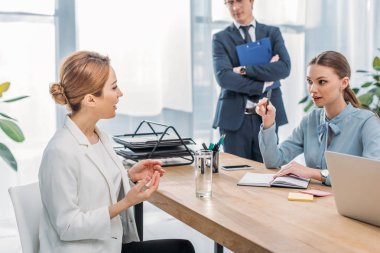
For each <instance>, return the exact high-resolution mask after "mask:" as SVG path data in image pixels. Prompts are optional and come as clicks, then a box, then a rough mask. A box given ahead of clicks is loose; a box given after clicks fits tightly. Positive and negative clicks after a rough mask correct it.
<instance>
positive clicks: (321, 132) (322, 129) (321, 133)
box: [318, 121, 340, 169]
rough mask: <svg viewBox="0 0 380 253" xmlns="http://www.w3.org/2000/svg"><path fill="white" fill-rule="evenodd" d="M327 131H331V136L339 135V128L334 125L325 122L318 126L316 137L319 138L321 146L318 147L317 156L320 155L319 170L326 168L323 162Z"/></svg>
mask: <svg viewBox="0 0 380 253" xmlns="http://www.w3.org/2000/svg"><path fill="white" fill-rule="evenodd" d="M329 129H331V132H332V134H333V136H336V135H339V134H340V129H339V127H338V126H337V125H335V124H334V123H331V122H328V121H325V122H323V123H322V124H320V125H319V126H318V137H319V142H320V144H321V146H320V147H319V155H320V161H321V167H320V169H326V168H327V166H326V161H325V150H326V149H327V141H328V136H329Z"/></svg>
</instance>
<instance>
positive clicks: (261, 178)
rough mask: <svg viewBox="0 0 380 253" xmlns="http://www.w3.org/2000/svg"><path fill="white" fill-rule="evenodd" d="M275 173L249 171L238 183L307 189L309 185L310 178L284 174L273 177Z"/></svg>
mask: <svg viewBox="0 0 380 253" xmlns="http://www.w3.org/2000/svg"><path fill="white" fill-rule="evenodd" d="M273 175H275V174H263V173H253V172H247V173H246V174H245V175H244V176H243V177H242V178H241V179H240V181H239V182H238V185H246V186H265V187H271V186H277V187H288V188H300V189H306V188H307V186H308V185H309V182H310V179H306V178H300V177H292V176H283V177H277V178H275V179H273Z"/></svg>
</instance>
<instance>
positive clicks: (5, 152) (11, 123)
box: [0, 82, 28, 171]
mask: <svg viewBox="0 0 380 253" xmlns="http://www.w3.org/2000/svg"><path fill="white" fill-rule="evenodd" d="M10 85H11V84H10V82H4V83H1V84H0V103H12V102H15V101H17V100H21V99H24V98H27V97H28V96H19V97H15V98H11V99H6V100H2V97H3V93H4V92H6V91H7V90H8V89H9V87H10ZM0 128H1V130H3V132H4V133H5V134H6V135H7V136H8V137H9V138H11V139H12V140H14V141H16V142H23V141H24V140H25V137H24V134H23V132H22V131H21V129H20V127H19V126H18V125H17V120H16V119H14V118H12V117H10V116H9V115H7V114H5V113H3V112H1V111H0ZM0 157H1V158H2V159H3V160H4V161H5V162H6V163H7V164H8V165H9V166H11V168H12V169H14V170H15V171H17V161H16V159H15V157H14V156H13V154H12V152H11V151H10V149H9V148H8V147H7V146H6V145H5V144H4V143H1V142H0Z"/></svg>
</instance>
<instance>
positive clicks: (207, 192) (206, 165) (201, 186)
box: [195, 150, 213, 198]
mask: <svg viewBox="0 0 380 253" xmlns="http://www.w3.org/2000/svg"><path fill="white" fill-rule="evenodd" d="M212 167H213V162H212V151H211V150H198V151H196V152H195V194H196V196H197V197H201V198H203V197H211V195H212V191H211V186H212Z"/></svg>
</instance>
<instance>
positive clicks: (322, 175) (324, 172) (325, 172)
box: [321, 170, 329, 183]
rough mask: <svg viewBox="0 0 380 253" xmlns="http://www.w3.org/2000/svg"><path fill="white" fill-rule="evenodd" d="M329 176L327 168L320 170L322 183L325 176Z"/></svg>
mask: <svg viewBox="0 0 380 253" xmlns="http://www.w3.org/2000/svg"><path fill="white" fill-rule="evenodd" d="M328 176H329V171H328V170H321V177H322V183H325V182H326V179H327V177H328Z"/></svg>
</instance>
